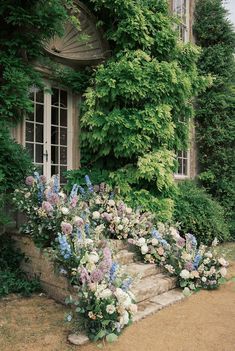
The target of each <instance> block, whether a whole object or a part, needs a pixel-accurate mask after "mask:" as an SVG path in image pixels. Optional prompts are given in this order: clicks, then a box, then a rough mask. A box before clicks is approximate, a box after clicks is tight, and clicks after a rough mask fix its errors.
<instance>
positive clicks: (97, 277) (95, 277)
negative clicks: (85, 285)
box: [91, 268, 104, 283]
mask: <svg viewBox="0 0 235 351" xmlns="http://www.w3.org/2000/svg"><path fill="white" fill-rule="evenodd" d="M103 277H104V273H103V272H102V271H101V269H99V268H98V269H96V270H94V271H92V272H91V281H92V282H93V283H99V282H100V281H101V280H102V279H103Z"/></svg>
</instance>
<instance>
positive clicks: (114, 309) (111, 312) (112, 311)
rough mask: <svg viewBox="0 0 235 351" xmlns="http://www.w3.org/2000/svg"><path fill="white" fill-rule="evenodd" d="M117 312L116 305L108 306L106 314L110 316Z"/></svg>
mask: <svg viewBox="0 0 235 351" xmlns="http://www.w3.org/2000/svg"><path fill="white" fill-rule="evenodd" d="M115 311H116V308H115V306H114V305H107V306H106V312H107V313H108V314H113V313H114V312H115Z"/></svg>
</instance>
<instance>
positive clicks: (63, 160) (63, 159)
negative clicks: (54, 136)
mask: <svg viewBox="0 0 235 351" xmlns="http://www.w3.org/2000/svg"><path fill="white" fill-rule="evenodd" d="M60 163H61V164H62V165H66V164H67V147H63V146H61V147H60Z"/></svg>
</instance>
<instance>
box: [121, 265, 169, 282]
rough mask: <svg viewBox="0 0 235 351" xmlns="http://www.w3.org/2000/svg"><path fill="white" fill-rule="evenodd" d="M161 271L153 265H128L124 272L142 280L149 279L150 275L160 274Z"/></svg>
mask: <svg viewBox="0 0 235 351" xmlns="http://www.w3.org/2000/svg"><path fill="white" fill-rule="evenodd" d="M161 271H162V269H161V268H160V267H157V266H156V265H155V264H146V263H130V264H129V265H128V266H127V267H126V272H127V273H128V274H130V275H131V276H133V277H135V276H140V277H141V278H142V279H143V278H146V277H149V276H151V275H156V274H159V273H161Z"/></svg>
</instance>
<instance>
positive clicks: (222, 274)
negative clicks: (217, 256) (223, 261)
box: [219, 267, 227, 278]
mask: <svg viewBox="0 0 235 351" xmlns="http://www.w3.org/2000/svg"><path fill="white" fill-rule="evenodd" d="M219 271H220V274H221V276H222V277H223V278H224V277H225V276H226V275H227V269H226V268H225V267H222V268H220V270H219Z"/></svg>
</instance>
